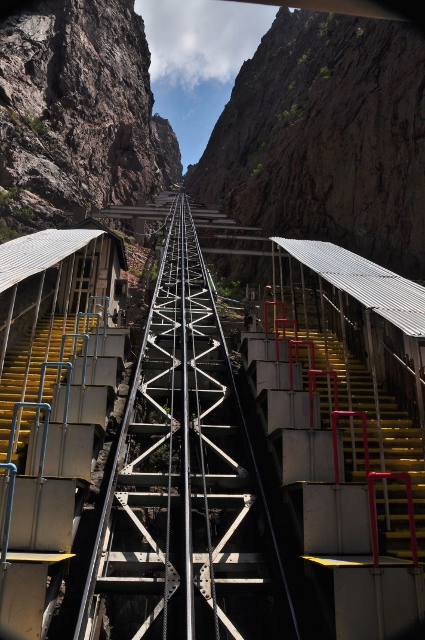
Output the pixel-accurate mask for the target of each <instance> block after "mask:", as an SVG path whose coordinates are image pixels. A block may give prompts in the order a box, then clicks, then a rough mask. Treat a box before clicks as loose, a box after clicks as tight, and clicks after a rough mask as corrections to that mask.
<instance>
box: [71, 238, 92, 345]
mask: <svg viewBox="0 0 425 640" xmlns="http://www.w3.org/2000/svg"><path fill="white" fill-rule="evenodd" d="M88 246H89V245H88V244H86V246H85V247H84V256H83V261H82V263H81V275H80V284H79V285H78V296H77V305H76V307H75V327H74V333H79V331H78V327H77V324H78V312H79V310H80V301H81V291H82V285H83V278H84V270H85V268H86V260H87V249H88ZM77 269H78V262H77ZM77 278H78V271H77ZM88 297H89V290H88V289H87V299H88Z"/></svg>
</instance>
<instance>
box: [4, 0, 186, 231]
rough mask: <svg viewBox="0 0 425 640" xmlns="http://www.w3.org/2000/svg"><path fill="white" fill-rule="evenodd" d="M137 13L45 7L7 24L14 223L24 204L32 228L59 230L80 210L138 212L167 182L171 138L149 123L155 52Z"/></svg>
mask: <svg viewBox="0 0 425 640" xmlns="http://www.w3.org/2000/svg"><path fill="white" fill-rule="evenodd" d="M133 5H134V2H133V1H132V0H108V1H107V2H101V1H100V0H46V1H40V2H36V3H33V4H32V5H31V9H30V10H28V11H22V12H21V13H20V14H19V15H15V16H11V17H9V18H7V19H6V20H4V21H3V22H2V23H0V153H1V155H0V185H1V186H2V187H4V188H5V189H6V190H9V191H8V193H5V192H1V193H0V204H2V200H3V205H5V204H6V205H8V207H9V209H7V208H6V209H7V211H9V210H10V211H9V212H10V215H13V212H14V209H16V207H14V203H18V205H19V206H20V207H21V208H22V205H25V207H26V208H27V209H31V210H32V211H35V212H36V214H37V215H36V216H35V219H34V220H35V224H36V223H37V222H38V220H39V218H40V216H41V217H42V216H44V218H45V221H49V220H50V221H52V222H54V221H55V220H56V222H57V219H56V218H55V216H56V217H57V215H58V214H59V213H60V212H61V211H64V210H71V209H72V207H73V206H75V205H76V204H80V205H82V204H87V203H92V204H93V205H95V206H98V207H100V206H102V205H104V204H110V203H125V204H132V203H133V204H135V203H136V202H137V200H138V199H144V198H146V197H149V196H151V195H153V194H155V193H157V192H158V191H159V190H161V189H162V188H163V187H164V186H166V184H167V183H168V181H169V179H170V175H169V171H168V168H167V167H166V168H165V169H164V162H163V149H162V144H163V137H165V140H164V144H165V145H167V144H168V142H169V139H171V138H172V137H173V135H174V134H173V132H172V130H171V127H170V126H169V124H168V122H167V121H164V122H165V123H167V124H164V125H163V126H161V127H158V126H157V125H155V123H153V122H152V105H153V96H152V93H151V90H150V77H149V65H150V53H149V48H148V44H147V42H146V37H145V32H144V24H143V20H142V18H141V17H140V16H138V15H136V14H135V12H134V8H133ZM174 138H175V136H174ZM173 144H174V147H175V149H174V153H179V150H178V143H177V141H176V140H175V139H174V142H173ZM173 177H174V174H173ZM10 187H18V188H19V190H18V191H17V190H16V189H12V191H11V192H10ZM2 194H3V195H2ZM9 196H10V197H9ZM4 201H6V202H4ZM4 211H5V209H4V206H3V212H4ZM7 211H6V213H7ZM0 213H1V212H0ZM3 214H4V213H3ZM34 220H33V222H34Z"/></svg>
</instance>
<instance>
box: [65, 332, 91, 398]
mask: <svg viewBox="0 0 425 640" xmlns="http://www.w3.org/2000/svg"><path fill="white" fill-rule="evenodd" d="M67 338H74V346H73V347H72V355H73V356H75V355H76V351H77V342H78V340H79V339H80V338H81V339H82V340H83V342H84V354H83V356H84V362H83V371H82V375H81V386H82V387H83V388H84V387H85V383H86V369H87V355H88V350H89V334H88V333H64V334H63V336H62V342H61V350H60V355H59V360H61V361H63V356H64V351H65V342H66V340H67ZM95 358H96V356H95Z"/></svg>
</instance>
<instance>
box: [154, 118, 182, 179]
mask: <svg viewBox="0 0 425 640" xmlns="http://www.w3.org/2000/svg"><path fill="white" fill-rule="evenodd" d="M151 129H152V137H153V140H154V144H155V148H156V162H157V164H158V167H159V168H160V170H161V173H162V175H163V178H164V180H165V182H166V183H167V185H172V184H175V183H179V182H180V181H181V178H182V172H183V165H182V158H181V153H180V147H179V143H178V140H177V136H176V134H175V133H174V131H173V129H172V127H171V125H170V123H169V121H168V120H166V119H165V118H161V116H160V115H159V114H158V113H155V115H153V116H152V120H151Z"/></svg>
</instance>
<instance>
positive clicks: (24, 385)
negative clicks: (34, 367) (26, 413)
mask: <svg viewBox="0 0 425 640" xmlns="http://www.w3.org/2000/svg"><path fill="white" fill-rule="evenodd" d="M45 277H46V272H45V271H42V272H41V278H40V284H39V287H38V294H37V301H36V303H35V311H34V320H33V323H32V329H31V336H30V343H29V346H28V355H27V362H26V365H25V375H24V381H23V383H22V391H21V399H20V401H21V402H24V401H25V394H26V392H27V384H28V377H29V372H30V365H31V355H32V348H33V346H34V340H35V330H36V328H37V321H38V314H39V312H40V304H41V296H42V295H43V286H44V279H45ZM21 420H22V409H20V411H19V414H18V419H17V422H16V431H15V439H14V443H13V451H14V452H15V451H16V449H17V446H18V440H19V431H20V426H21Z"/></svg>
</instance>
